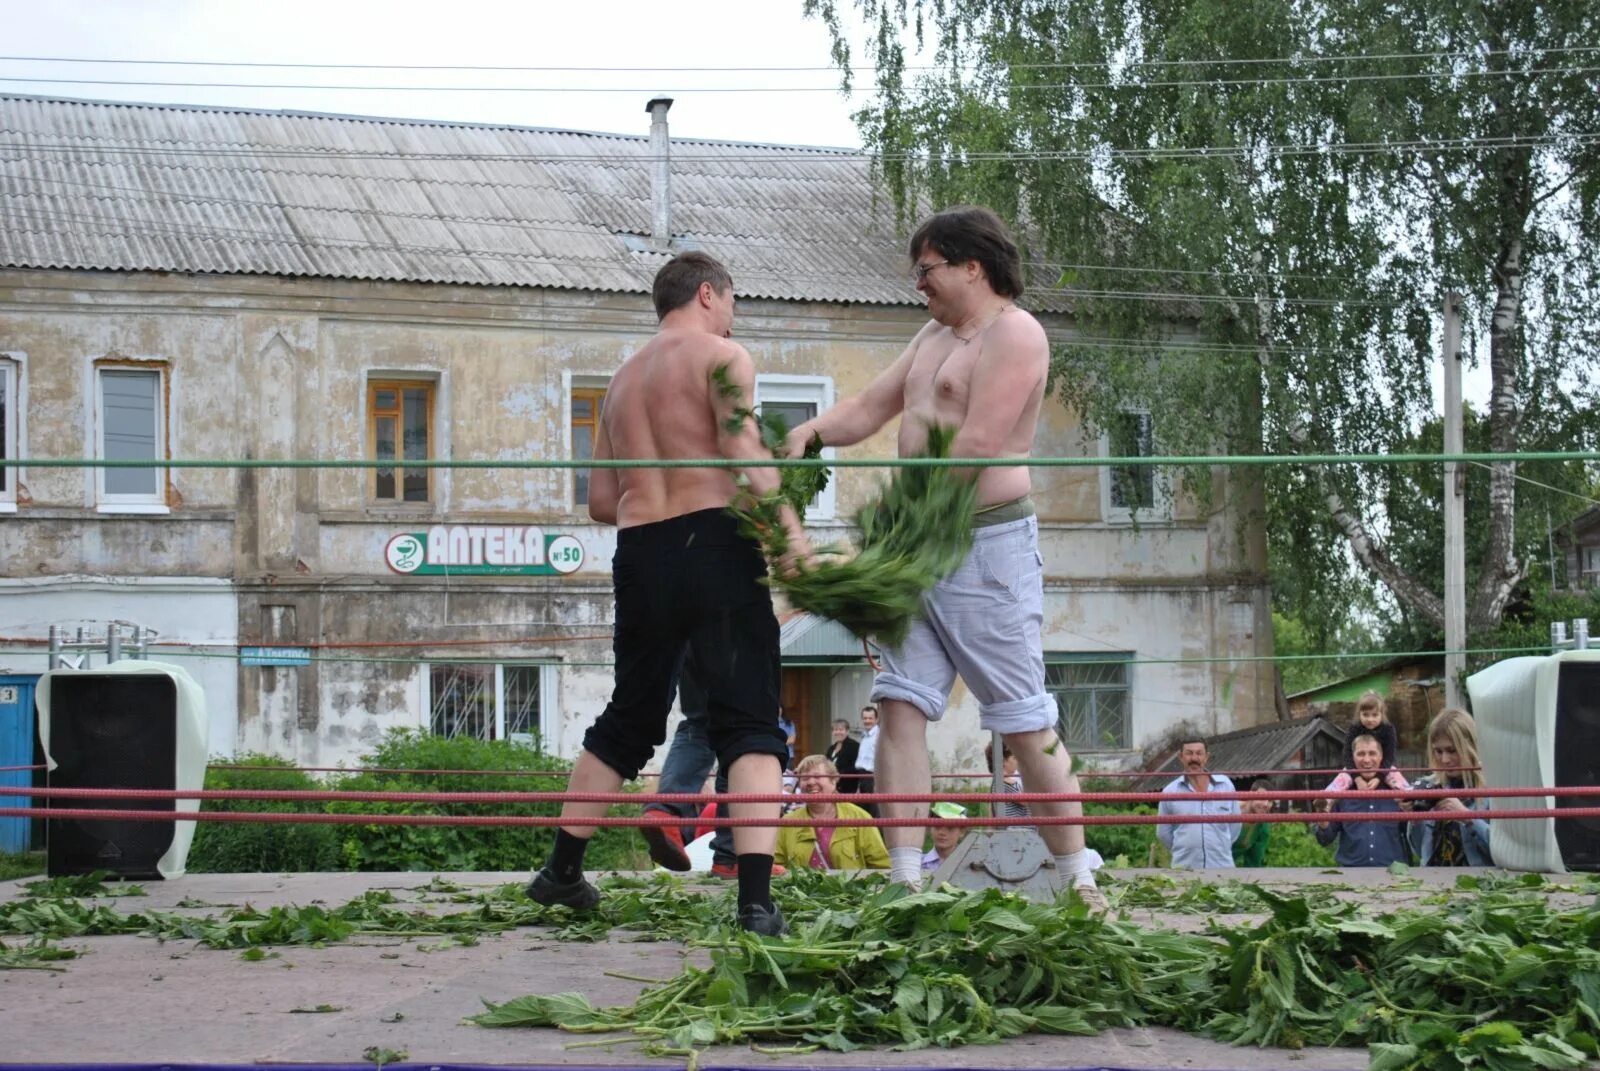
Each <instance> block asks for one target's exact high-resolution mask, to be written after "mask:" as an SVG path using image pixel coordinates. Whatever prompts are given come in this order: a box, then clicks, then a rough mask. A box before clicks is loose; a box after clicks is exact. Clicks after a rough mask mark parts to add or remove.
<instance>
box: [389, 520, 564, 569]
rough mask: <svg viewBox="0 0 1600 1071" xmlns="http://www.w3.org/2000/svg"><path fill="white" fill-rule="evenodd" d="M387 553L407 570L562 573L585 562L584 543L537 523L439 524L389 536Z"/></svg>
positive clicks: (395, 566) (392, 565)
mask: <svg viewBox="0 0 1600 1071" xmlns="http://www.w3.org/2000/svg"><path fill="white" fill-rule="evenodd" d="M383 558H384V561H385V562H386V563H388V566H389V568H390V569H392V570H394V571H395V572H397V573H400V574H401V575H403V576H558V575H562V574H566V573H575V572H577V571H578V570H579V569H581V568H582V567H583V559H584V554H583V544H582V543H579V542H578V540H577V539H576V538H575V537H573V536H570V535H555V534H551V533H547V532H545V530H544V529H543V528H540V527H538V526H536V525H509V526H507V525H486V524H448V525H446V524H440V525H435V526H434V527H432V528H429V529H428V530H427V531H426V532H403V533H401V534H400V535H397V536H395V537H393V538H392V539H390V540H389V543H388V545H387V546H385V547H384V549H383Z"/></svg>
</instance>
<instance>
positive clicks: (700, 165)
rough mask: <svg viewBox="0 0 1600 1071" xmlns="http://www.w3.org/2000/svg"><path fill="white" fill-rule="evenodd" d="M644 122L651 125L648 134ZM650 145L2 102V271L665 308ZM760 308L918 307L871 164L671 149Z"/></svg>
mask: <svg viewBox="0 0 1600 1071" xmlns="http://www.w3.org/2000/svg"><path fill="white" fill-rule="evenodd" d="M641 125H643V124H642V123H641ZM649 156H650V143H649V138H648V137H647V136H642V135H641V136H638V137H629V136H622V135H613V134H590V133H581V132H574V131H563V130H545V129H537V128H532V127H509V126H487V125H481V126H480V125H472V124H463V123H445V122H433V121H425V120H402V119H381V118H363V117H354V116H330V115H313V114H306V113H296V112H279V111H248V110H240V109H229V108H214V107H202V106H193V105H157V104H127V103H110V102H93V101H77V100H60V99H53V98H40V97H28V96H14V95H13V96H0V265H5V266H9V267H26V268H84V269H106V270H117V271H142V270H154V271H184V272H224V273H227V272H236V273H247V274H256V275H285V276H321V277H328V278H343V279H374V280H397V281H413V282H438V283H465V284H476V285H488V286H538V287H558V288H563V289H582V290H599V291H621V292H628V293H647V292H648V291H649V288H650V281H651V279H652V278H653V276H654V274H655V272H656V270H657V269H658V268H659V267H660V265H661V264H662V263H663V254H662V253H659V252H655V251H640V252H635V251H631V250H630V249H629V247H628V245H629V243H628V241H627V240H626V239H625V236H635V241H634V242H633V245H634V246H635V247H637V246H638V245H639V244H640V243H639V242H638V241H637V239H636V236H641V235H648V234H649V233H650V226H651V203H650V199H651V194H650V172H649V166H650V161H649ZM671 160H672V199H673V206H672V229H673V232H674V237H675V238H681V239H684V240H685V241H686V244H688V245H690V246H693V247H695V248H701V249H704V250H706V251H707V252H709V253H711V254H712V255H714V256H716V257H718V258H719V259H721V260H722V261H724V262H725V263H726V264H727V265H728V267H729V269H730V271H731V272H732V273H733V276H734V279H735V282H736V284H737V286H738V289H739V292H740V294H741V295H745V296H751V297H765V298H775V299H782V300H797V301H824V302H849V303H874V304H889V305H916V304H921V302H920V300H919V296H918V295H917V294H916V292H915V291H914V290H913V289H912V287H911V285H910V283H909V281H908V279H907V272H906V260H905V256H904V253H903V249H902V245H903V239H902V238H901V237H900V236H899V235H898V233H897V230H896V226H895V220H894V215H893V209H892V207H891V206H889V205H888V204H886V203H884V202H883V201H882V200H881V199H880V198H879V197H877V196H875V194H874V190H873V186H872V182H871V177H870V174H869V161H868V158H867V157H866V156H865V155H864V154H862V153H859V152H854V151H851V150H845V149H813V148H804V147H797V146H782V145H754V144H738V143H729V142H713V141H692V140H684V139H674V140H673V142H672V150H671Z"/></svg>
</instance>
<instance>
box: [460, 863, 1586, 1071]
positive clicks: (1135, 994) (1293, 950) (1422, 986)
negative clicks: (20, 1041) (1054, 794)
mask: <svg viewBox="0 0 1600 1071" xmlns="http://www.w3.org/2000/svg"><path fill="white" fill-rule="evenodd" d="M1541 885H1542V879H1540V878H1538V877H1537V876H1536V875H1526V876H1524V877H1523V878H1519V879H1513V880H1509V881H1501V880H1495V879H1477V878H1472V879H1467V880H1465V881H1463V882H1462V883H1461V885H1460V887H1459V888H1458V890H1457V891H1456V893H1455V894H1454V895H1452V896H1449V897H1444V898H1441V899H1442V900H1443V901H1444V904H1443V906H1442V907H1440V908H1439V909H1437V910H1434V909H1432V908H1425V907H1408V908H1404V909H1401V910H1397V911H1393V912H1388V913H1381V914H1375V913H1370V912H1367V911H1365V910H1363V909H1362V908H1361V907H1360V906H1358V905H1357V904H1355V903H1351V902H1343V901H1340V900H1339V899H1337V898H1336V897H1335V896H1334V895H1333V890H1332V889H1329V888H1325V887H1323V888H1312V889H1308V890H1306V891H1305V892H1304V893H1302V894H1284V893H1281V892H1274V891H1271V890H1268V889H1266V888H1263V887H1262V886H1259V885H1251V884H1244V883H1227V884H1222V885H1214V884H1211V883H1204V882H1183V881H1176V880H1173V879H1171V878H1167V877H1152V878H1142V879H1139V880H1137V881H1134V882H1131V883H1120V882H1119V883H1115V884H1113V885H1112V886H1111V888H1110V895H1111V898H1112V900H1113V902H1114V903H1115V904H1117V905H1118V906H1119V907H1121V908H1127V907H1154V908H1159V909H1160V910H1163V911H1177V912H1189V913H1202V914H1208V915H1212V916H1213V923H1212V927H1211V932H1210V933H1209V934H1193V933H1178V932H1174V931H1172V930H1167V929H1155V928H1143V927H1139V926H1135V925H1132V924H1131V923H1128V922H1125V921H1117V920H1109V919H1104V918H1100V917H1096V916H1093V915H1090V914H1089V913H1088V912H1087V911H1086V910H1085V908H1084V907H1083V905H1082V904H1081V903H1077V902H1076V901H1073V900H1068V901H1066V902H1064V903H1062V904H1057V905H1040V904H1032V903H1028V902H1027V901H1024V900H1021V899H1019V898H1016V897H1012V896H1008V895H1005V894H1001V893H998V892H995V891H992V890H991V891H987V892H958V891H955V890H952V889H949V888H946V889H943V890H939V891H934V892H927V893H921V894H917V895H907V894H906V893H905V892H904V891H903V890H901V889H899V888H896V887H893V886H886V885H884V884H883V883H882V881H881V879H878V878H869V879H865V880H863V879H861V878H858V877H843V876H832V875H812V874H809V873H805V874H797V875H796V876H795V878H794V880H791V881H784V882H780V883H779V884H778V885H777V886H776V887H775V891H776V892H777V893H778V894H779V895H780V899H781V900H782V906H783V908H784V911H785V914H786V915H788V916H789V918H790V920H791V924H792V926H793V934H792V936H791V937H790V938H789V939H787V940H767V939H761V938H757V937H753V936H751V935H749V934H744V933H732V934H728V933H727V932H726V931H723V930H721V929H720V927H719V929H718V931H716V932H712V933H709V934H706V935H705V936H704V937H703V938H702V939H701V940H699V941H697V942H695V944H697V945H698V946H700V947H704V948H706V949H708V950H709V952H710V966H709V967H706V968H701V967H688V968H686V969H685V971H684V972H683V973H682V974H681V975H679V976H678V977H677V978H674V979H671V980H669V981H667V982H665V983H662V984H660V985H657V986H654V987H652V988H651V989H648V990H646V991H645V992H644V994H643V995H642V996H641V997H640V999H639V1000H638V1002H637V1003H635V1004H634V1005H633V1006H631V1007H621V1008H595V1007H594V1006H593V1005H591V1004H590V1003H589V1001H588V1000H587V999H586V998H585V997H583V996H582V995H581V994H576V993H562V994H554V995H533V996H526V997H520V998H517V999H514V1000H510V1001H506V1002H504V1003H490V1004H488V1010H487V1011H486V1012H484V1013H483V1014H482V1015H480V1016H478V1017H477V1018H476V1019H475V1020H474V1021H475V1022H478V1023H479V1024H481V1025H484V1026H494V1027H516V1026H534V1027H552V1026H553V1027H559V1028H561V1029H564V1030H568V1031H572V1032H578V1033H590V1032H596V1033H600V1032H611V1031H618V1030H624V1031H628V1032H631V1033H632V1034H633V1036H634V1037H635V1038H637V1039H639V1040H640V1041H641V1042H643V1043H644V1045H645V1048H646V1050H647V1051H649V1052H652V1053H656V1054H666V1053H672V1054H675V1055H687V1054H692V1052H693V1051H694V1050H696V1049H699V1048H703V1047H705V1046H708V1045H713V1044H742V1043H756V1044H776V1045H784V1046H790V1048H788V1049H787V1050H786V1051H789V1052H808V1051H813V1050H815V1049H831V1050H837V1051H850V1050H852V1049H855V1048H857V1047H859V1046H861V1045H868V1044H876V1045H893V1046H895V1047H897V1048H921V1047H926V1046H930V1045H939V1046H944V1047H948V1046H954V1045H959V1044H969V1043H975V1042H993V1041H998V1040H1001V1039H1004V1038H1007V1037H1011V1036H1015V1035H1017V1034H1020V1033H1025V1032H1037V1033H1073V1034H1090V1033H1096V1032H1098V1031H1100V1030H1103V1029H1105V1028H1107V1027H1112V1026H1144V1025H1161V1026H1170V1027H1176V1028H1178V1029H1182V1030H1187V1031H1191V1032H1195V1033H1205V1034H1209V1035H1211V1036H1213V1037H1216V1038H1219V1039H1221V1040H1224V1041H1229V1042H1233V1043H1235V1044H1258V1045H1270V1046H1279V1047H1288V1048H1300V1047H1304V1046H1327V1045H1362V1044H1365V1045H1368V1046H1369V1047H1370V1052H1371V1054H1372V1061H1373V1062H1372V1066H1374V1067H1400V1068H1423V1067H1430V1068H1431V1067H1467V1066H1485V1067H1505V1068H1525V1067H1527V1068H1531V1067H1550V1068H1576V1067H1579V1066H1582V1063H1583V1059H1584V1058H1585V1057H1586V1056H1588V1057H1592V1056H1594V1055H1596V1053H1597V1052H1600V1049H1597V1047H1596V1041H1595V1032H1596V1030H1597V1029H1600V1017H1597V1015H1596V1001H1597V999H1600V910H1596V909H1594V908H1588V909H1568V910H1562V909H1557V908H1554V907H1552V906H1551V903H1550V902H1549V899H1548V897H1547V895H1546V891H1545V890H1544V889H1543V888H1542V887H1541ZM641 906H642V905H641ZM1238 913H1250V914H1256V915H1265V916H1266V917H1265V918H1264V919H1263V920H1260V921H1246V922H1242V923H1239V924H1227V923H1223V922H1219V921H1217V920H1216V919H1215V916H1216V915H1226V914H1238Z"/></svg>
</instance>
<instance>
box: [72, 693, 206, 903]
mask: <svg viewBox="0 0 1600 1071" xmlns="http://www.w3.org/2000/svg"><path fill="white" fill-rule="evenodd" d="M52 678H53V679H52V682H51V699H50V705H51V715H50V740H49V750H50V756H51V758H53V759H54V760H55V763H56V767H55V769H54V770H52V771H51V772H50V775H49V782H48V783H49V785H50V787H52V788H160V789H167V790H169V791H170V790H172V789H175V788H177V787H178V771H177V754H178V689H177V685H176V682H175V681H174V680H173V679H172V678H171V677H169V676H166V675H164V674H159V673H57V674H52ZM49 805H50V807H51V808H52V809H60V808H71V809H75V810H76V809H81V808H96V809H104V810H143V811H172V810H174V809H175V802H174V801H173V800H138V799H110V798H108V799H95V800H85V799H51V800H49ZM175 830H176V825H175V823H173V822H170V821H165V820H162V821H156V822H131V821H126V820H106V821H98V820H93V819H80V818H69V819H55V818H52V819H51V820H50V822H49V829H48V832H47V837H46V839H47V845H48V853H47V854H48V861H47V866H48V870H49V873H50V875H51V876H56V875H62V874H87V873H90V872H92V871H96V870H104V871H108V872H110V873H111V874H114V875H117V876H118V877H122V878H158V877H160V876H161V874H160V872H159V871H158V869H157V867H156V864H157V862H158V861H159V860H160V859H161V857H162V856H163V855H165V854H166V853H167V850H168V849H169V848H171V847H172V843H173V837H174V833H175Z"/></svg>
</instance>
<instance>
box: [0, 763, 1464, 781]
mask: <svg viewBox="0 0 1600 1071" xmlns="http://www.w3.org/2000/svg"><path fill="white" fill-rule="evenodd" d="M208 768H209V769H212V770H268V771H272V772H275V773H276V772H282V771H292V772H297V773H343V774H367V773H374V774H428V775H440V776H449V777H551V778H556V777H563V778H565V777H571V776H572V774H571V771H568V770H433V769H415V768H413V767H404V766H256V765H251V764H248V763H233V762H214V763H211V764H209V766H208ZM0 769H13V770H42V769H44V767H43V766H12V767H0ZM1385 769H1398V770H1399V771H1400V772H1401V773H1459V772H1462V771H1466V770H1472V771H1476V770H1477V769H1478V767H1476V766H1449V767H1441V768H1438V769H1434V768H1432V767H1427V766H1400V767H1385ZM1206 772H1207V773H1214V774H1218V775H1220V776H1223V777H1314V776H1320V775H1323V774H1326V775H1327V776H1328V777H1329V778H1332V777H1333V776H1335V775H1336V774H1339V773H1342V772H1343V770H1341V769H1338V768H1332V769H1320V768H1319V769H1304V770H1207V771H1206ZM660 776H661V775H660V774H658V773H642V774H640V775H639V777H640V779H641V780H643V779H645V778H656V777H660ZM871 776H873V775H872V774H864V773H849V774H840V775H839V779H840V780H842V781H845V780H851V781H853V780H865V779H866V778H869V777H871ZM1078 776H1079V777H1082V778H1093V777H1121V778H1144V777H1167V778H1172V777H1181V776H1183V774H1182V773H1181V772H1180V771H1177V770H1092V771H1091V770H1085V771H1081V772H1080V773H1079V774H1078ZM933 777H934V779H935V780H959V781H988V780H991V779H992V778H993V777H994V775H993V774H991V773H989V771H987V770H984V771H981V772H977V773H936V774H934V775H933Z"/></svg>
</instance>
